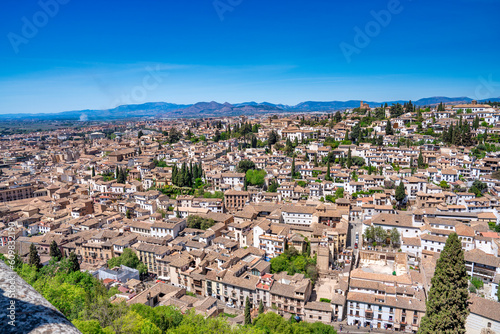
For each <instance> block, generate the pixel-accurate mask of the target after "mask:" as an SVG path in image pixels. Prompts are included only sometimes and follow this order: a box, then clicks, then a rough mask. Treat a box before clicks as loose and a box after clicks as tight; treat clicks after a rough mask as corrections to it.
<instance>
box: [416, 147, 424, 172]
mask: <svg viewBox="0 0 500 334" xmlns="http://www.w3.org/2000/svg"><path fill="white" fill-rule="evenodd" d="M417 165H418V168H425V164H424V156H423V155H422V150H420V153H419V154H418V160H417Z"/></svg>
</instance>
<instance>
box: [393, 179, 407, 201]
mask: <svg viewBox="0 0 500 334" xmlns="http://www.w3.org/2000/svg"><path fill="white" fill-rule="evenodd" d="M395 197H396V201H398V204H399V205H401V202H402V201H403V200H404V199H405V197H406V191H405V185H404V183H403V181H399V185H398V187H397V188H396V194H395Z"/></svg>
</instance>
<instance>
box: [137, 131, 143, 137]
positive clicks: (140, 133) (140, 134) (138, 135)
mask: <svg viewBox="0 0 500 334" xmlns="http://www.w3.org/2000/svg"><path fill="white" fill-rule="evenodd" d="M142 136H144V133H143V132H142V130H139V132H138V133H137V138H141V137H142Z"/></svg>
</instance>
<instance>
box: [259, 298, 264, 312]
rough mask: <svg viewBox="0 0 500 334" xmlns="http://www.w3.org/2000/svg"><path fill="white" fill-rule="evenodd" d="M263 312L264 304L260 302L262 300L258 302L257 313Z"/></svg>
mask: <svg viewBox="0 0 500 334" xmlns="http://www.w3.org/2000/svg"><path fill="white" fill-rule="evenodd" d="M262 313H264V304H262V300H261V301H260V302H259V314H262Z"/></svg>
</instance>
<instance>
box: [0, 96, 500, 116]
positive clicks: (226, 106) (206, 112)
mask: <svg viewBox="0 0 500 334" xmlns="http://www.w3.org/2000/svg"><path fill="white" fill-rule="evenodd" d="M472 100H473V99H471V98H469V97H465V96H463V97H445V96H434V97H427V98H423V99H420V100H416V101H412V103H413V104H415V105H419V106H429V105H436V104H439V103H440V102H443V103H447V104H459V103H469V102H471V101H472ZM485 101H500V97H498V98H492V99H485V100H482V101H479V102H485ZM360 102H361V101H360V100H349V101H330V102H317V101H306V102H301V103H299V104H297V105H295V106H289V105H285V104H273V103H269V102H262V103H257V102H244V103H237V104H230V103H227V102H226V103H218V102H214V101H212V102H198V103H195V104H175V103H166V102H148V103H143V104H129V105H122V106H118V107H116V108H113V109H105V110H90V109H89V110H74V111H64V112H60V113H50V114H3V115H2V114H0V120H4V121H7V120H28V119H32V120H81V121H87V120H89V121H90V120H117V119H127V118H137V117H139V118H140V117H155V118H196V117H214V116H239V115H258V114H268V113H283V112H314V111H335V110H344V109H352V108H356V107H359V105H360ZM364 102H365V103H368V105H369V106H370V107H378V106H380V105H382V104H385V103H387V104H388V105H391V104H393V103H401V104H403V103H405V102H407V101H404V100H399V101H384V102H372V101H364Z"/></svg>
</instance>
